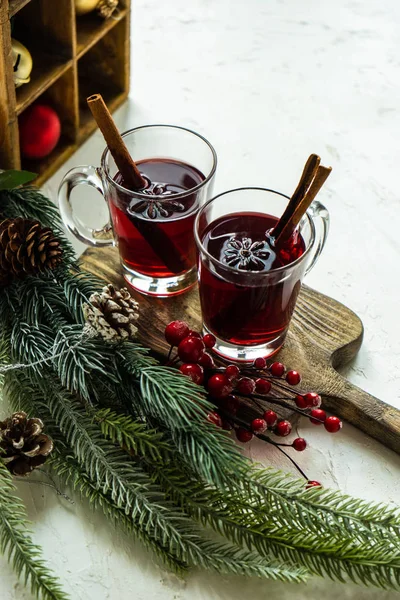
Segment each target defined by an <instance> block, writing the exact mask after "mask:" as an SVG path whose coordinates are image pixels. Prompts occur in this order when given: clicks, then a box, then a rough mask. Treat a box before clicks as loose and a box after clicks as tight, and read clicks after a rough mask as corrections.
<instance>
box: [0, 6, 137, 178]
mask: <svg viewBox="0 0 400 600" xmlns="http://www.w3.org/2000/svg"><path fill="white" fill-rule="evenodd" d="M13 16H16V18H15V19H14V29H13V34H12V37H13V38H15V39H17V40H18V41H20V42H21V43H22V44H24V45H25V46H26V47H27V48H28V49H29V51H30V53H31V54H32V57H33V70H32V73H31V80H30V82H29V83H27V84H25V85H22V86H21V87H18V88H17V89H16V88H15V86H14V80H13V63H12V51H11V27H10V19H11V17H13ZM117 17H118V18H109V19H107V20H105V19H103V18H102V17H100V16H99V15H98V14H97V12H92V13H89V14H87V15H83V16H76V15H75V6H74V1H73V0H0V168H1V169H21V168H22V169H27V170H29V171H33V172H34V173H38V177H37V179H36V180H35V184H36V185H41V184H42V183H43V182H44V181H45V180H46V179H47V178H48V177H50V175H52V174H53V173H54V172H55V171H56V170H57V169H58V168H59V167H60V166H61V165H62V163H63V162H64V161H65V160H66V159H67V158H68V157H69V156H70V155H71V154H72V153H73V152H74V151H75V150H76V149H77V148H78V146H80V145H81V144H82V142H83V141H84V140H85V139H86V138H87V137H88V136H89V135H90V134H91V133H92V132H93V131H94V129H95V128H96V124H95V122H94V120H93V118H92V117H91V114H90V112H89V110H88V109H87V106H86V97H87V96H89V95H91V94H95V93H100V94H102V95H103V97H104V99H105V101H106V102H107V104H108V107H109V108H110V110H111V111H113V110H115V109H116V108H117V106H119V105H120V104H121V103H122V102H123V101H124V100H125V98H126V97H127V95H128V91H129V74H130V73H129V71H130V40H129V37H130V0H119V10H118V14H117ZM36 100H40V101H41V100H43V102H45V103H47V104H50V105H51V106H53V107H54V108H55V110H56V111H57V112H58V115H59V117H60V119H61V130H62V133H61V138H60V141H59V143H58V145H57V147H56V148H55V149H54V150H53V152H52V153H51V154H50V155H49V156H47V157H46V158H44V159H42V160H28V159H26V158H24V157H21V153H20V148H19V132H18V118H19V116H20V115H21V114H22V113H23V112H24V110H26V109H27V108H28V106H30V105H31V104H32V103H33V102H35V101H36Z"/></svg>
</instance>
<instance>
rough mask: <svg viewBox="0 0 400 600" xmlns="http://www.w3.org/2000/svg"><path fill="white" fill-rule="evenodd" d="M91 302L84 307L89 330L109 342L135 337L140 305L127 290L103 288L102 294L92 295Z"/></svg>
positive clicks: (111, 286) (111, 287) (108, 286)
mask: <svg viewBox="0 0 400 600" xmlns="http://www.w3.org/2000/svg"><path fill="white" fill-rule="evenodd" d="M89 300H90V304H84V305H83V314H84V315H85V319H86V322H87V324H88V326H89V329H91V330H94V332H96V333H97V335H100V336H101V337H102V338H103V339H105V340H106V341H109V342H117V341H119V340H123V339H133V338H134V337H135V335H136V333H137V327H136V326H135V323H136V321H137V320H138V318H139V304H138V303H137V302H136V301H135V300H134V299H133V298H132V296H131V295H130V293H129V292H128V290H127V289H126V288H121V289H120V290H116V289H115V288H114V286H113V285H111V284H110V285H107V286H106V287H104V288H103V291H102V292H101V294H98V293H96V294H92V295H91V296H90V298H89Z"/></svg>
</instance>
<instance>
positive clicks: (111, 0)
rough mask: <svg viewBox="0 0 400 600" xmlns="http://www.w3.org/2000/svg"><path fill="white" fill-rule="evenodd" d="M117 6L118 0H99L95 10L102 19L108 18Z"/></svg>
mask: <svg viewBox="0 0 400 600" xmlns="http://www.w3.org/2000/svg"><path fill="white" fill-rule="evenodd" d="M117 6H118V0H99V3H98V5H97V12H98V13H99V15H100V16H101V17H103V18H104V19H109V18H110V17H111V15H112V14H113V12H114V11H115V9H116V8H117Z"/></svg>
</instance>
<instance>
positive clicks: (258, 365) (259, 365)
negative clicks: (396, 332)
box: [253, 356, 267, 370]
mask: <svg viewBox="0 0 400 600" xmlns="http://www.w3.org/2000/svg"><path fill="white" fill-rule="evenodd" d="M266 364H267V361H266V360H265V358H263V357H262V356H259V357H258V358H256V360H255V361H254V363H253V366H254V368H255V369H257V370H261V369H265V367H266Z"/></svg>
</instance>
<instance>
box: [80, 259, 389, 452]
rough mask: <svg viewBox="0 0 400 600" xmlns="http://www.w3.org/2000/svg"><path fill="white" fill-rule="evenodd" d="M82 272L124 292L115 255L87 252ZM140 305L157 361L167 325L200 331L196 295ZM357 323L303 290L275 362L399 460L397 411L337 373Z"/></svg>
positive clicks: (357, 340) (358, 336)
mask: <svg viewBox="0 0 400 600" xmlns="http://www.w3.org/2000/svg"><path fill="white" fill-rule="evenodd" d="M81 262H82V266H83V267H84V268H85V269H86V270H88V271H90V272H91V273H94V274H95V275H97V276H99V277H101V278H102V279H104V280H105V282H107V283H113V284H114V285H116V286H119V287H120V286H123V285H124V280H123V277H122V275H121V271H120V266H119V257H118V252H117V250H116V249H114V248H104V249H97V248H96V249H92V248H91V249H88V250H87V251H86V252H85V253H84V254H83V256H82V261H81ZM133 295H134V296H135V298H136V299H137V300H138V302H140V310H141V317H140V320H139V323H138V327H139V336H140V338H141V340H142V341H143V343H144V344H146V345H148V346H150V348H152V350H153V351H155V352H156V353H157V354H158V355H160V356H166V354H167V352H168V345H167V343H166V341H165V339H164V335H163V333H164V328H165V325H166V324H167V323H168V322H169V321H171V320H174V319H185V320H186V321H188V322H189V324H190V326H191V327H193V328H194V329H200V327H201V310H200V302H199V296H198V292H197V289H193V290H191V291H190V292H188V293H187V294H184V295H181V296H177V297H174V298H168V299H157V298H151V297H148V296H142V295H141V294H138V293H134V292H133ZM363 332H364V330H363V325H362V322H361V320H360V319H359V317H358V316H357V315H356V314H355V313H354V312H352V311H351V310H350V309H348V308H347V307H346V306H344V305H343V304H340V303H339V302H337V301H336V300H333V299H332V298H329V297H328V296H325V295H324V294H320V293H319V292H317V291H315V290H313V289H311V288H309V287H307V286H303V287H302V288H301V291H300V294H299V297H298V302H297V307H296V310H295V312H294V316H293V319H292V323H291V326H290V329H289V332H288V335H287V339H286V342H285V345H284V347H283V348H282V350H281V351H280V353H279V355H278V356H279V359H280V360H282V362H284V363H285V364H286V365H287V366H288V367H291V368H295V369H296V370H299V371H300V372H301V374H302V377H303V379H302V386H303V387H304V389H308V390H313V391H317V392H319V393H320V394H321V395H322V396H323V401H324V405H325V407H326V408H327V409H328V410H330V411H332V412H334V413H335V414H337V415H339V416H340V417H341V418H343V419H345V420H346V421H348V422H350V423H351V424H352V425H355V426H356V427H358V428H359V429H361V430H362V431H364V432H365V433H367V434H369V435H370V436H372V437H374V438H375V439H377V440H379V441H380V442H381V443H382V444H384V445H385V446H387V447H388V448H391V449H392V450H394V451H395V452H397V453H399V454H400V411H398V410H397V409H395V408H393V407H391V406H389V405H388V404H385V403H384V402H382V401H381V400H379V399H378V398H375V397H374V396H371V395H370V394H368V393H366V392H364V391H363V390H361V389H360V388H358V387H356V386H354V385H352V384H351V383H349V382H348V381H347V380H346V379H345V378H344V377H342V376H341V375H340V374H339V373H338V372H337V370H336V369H338V368H340V367H343V366H345V365H346V364H347V363H349V362H350V361H351V360H352V359H353V358H354V357H355V356H356V354H357V352H358V350H359V348H360V346H361V343H362V339H363Z"/></svg>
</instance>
